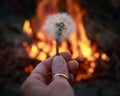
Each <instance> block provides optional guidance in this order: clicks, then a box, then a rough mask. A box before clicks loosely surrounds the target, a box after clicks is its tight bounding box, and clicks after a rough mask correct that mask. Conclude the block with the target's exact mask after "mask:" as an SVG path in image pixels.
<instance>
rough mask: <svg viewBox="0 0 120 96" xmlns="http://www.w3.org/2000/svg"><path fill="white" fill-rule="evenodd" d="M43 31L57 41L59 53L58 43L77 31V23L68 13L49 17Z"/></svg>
mask: <svg viewBox="0 0 120 96" xmlns="http://www.w3.org/2000/svg"><path fill="white" fill-rule="evenodd" d="M43 29H44V30H45V31H46V33H47V35H48V36H49V37H51V38H53V39H54V40H56V43H57V44H56V46H57V47H56V50H57V51H58V42H59V41H60V40H63V39H66V38H68V37H69V35H70V34H71V33H72V32H73V31H74V29H75V23H74V21H73V19H72V18H71V17H70V16H69V15H68V14H67V13H58V14H55V15H50V16H48V17H47V20H46V21H45V25H44V27H43ZM56 53H58V52H56Z"/></svg>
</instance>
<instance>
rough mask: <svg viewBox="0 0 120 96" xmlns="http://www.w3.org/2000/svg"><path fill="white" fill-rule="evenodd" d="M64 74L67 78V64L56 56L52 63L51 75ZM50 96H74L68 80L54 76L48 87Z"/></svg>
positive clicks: (60, 57)
mask: <svg viewBox="0 0 120 96" xmlns="http://www.w3.org/2000/svg"><path fill="white" fill-rule="evenodd" d="M55 74H64V75H66V76H67V77H68V78H69V72H68V67H67V63H66V61H65V60H64V58H63V57H62V56H56V57H54V59H53V63H52V75H53V77H54V76H55ZM49 87H50V89H51V94H52V96H74V93H73V89H72V87H71V85H70V84H69V82H68V80H67V79H66V78H64V77H62V76H59V75H58V76H56V77H55V78H53V81H52V82H51V84H50V85H49Z"/></svg>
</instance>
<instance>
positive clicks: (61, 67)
mask: <svg viewBox="0 0 120 96" xmlns="http://www.w3.org/2000/svg"><path fill="white" fill-rule="evenodd" d="M56 73H63V74H65V75H67V76H68V77H69V72H68V67H67V63H66V61H65V60H64V58H63V57H62V56H56V57H54V59H53V63H52V75H53V76H54V75H55V74H56Z"/></svg>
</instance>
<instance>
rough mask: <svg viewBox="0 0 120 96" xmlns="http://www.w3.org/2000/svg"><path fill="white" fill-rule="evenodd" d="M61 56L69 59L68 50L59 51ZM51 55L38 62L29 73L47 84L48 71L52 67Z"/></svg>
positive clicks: (66, 59)
mask: <svg viewBox="0 0 120 96" xmlns="http://www.w3.org/2000/svg"><path fill="white" fill-rule="evenodd" d="M60 55H61V56H63V58H64V59H65V61H69V60H71V54H70V53H68V52H62V53H60ZM54 57H55V56H53V57H50V58H48V59H46V60H44V61H42V62H41V63H39V64H38V65H37V66H36V67H35V69H34V70H33V72H32V73H31V75H30V76H32V77H34V78H36V79H38V80H40V81H42V82H43V83H45V84H47V80H49V73H50V72H51V69H52V62H53V58H54Z"/></svg>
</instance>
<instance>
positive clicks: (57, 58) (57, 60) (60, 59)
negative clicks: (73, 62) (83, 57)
mask: <svg viewBox="0 0 120 96" xmlns="http://www.w3.org/2000/svg"><path fill="white" fill-rule="evenodd" d="M65 63H66V62H65V60H64V58H63V57H62V56H55V57H54V59H53V65H54V66H56V67H60V66H65Z"/></svg>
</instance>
